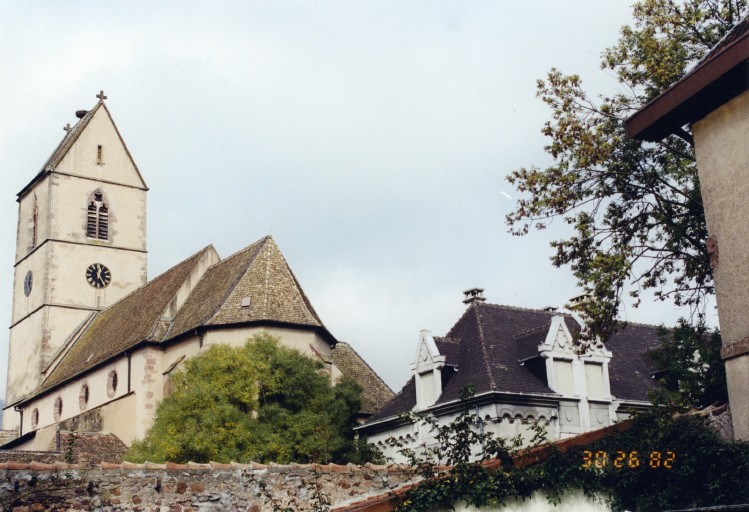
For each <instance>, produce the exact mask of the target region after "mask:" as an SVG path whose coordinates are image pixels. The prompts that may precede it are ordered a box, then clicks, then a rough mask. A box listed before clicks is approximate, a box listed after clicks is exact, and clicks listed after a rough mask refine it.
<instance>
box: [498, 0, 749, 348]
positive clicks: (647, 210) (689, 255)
mask: <svg viewBox="0 0 749 512" xmlns="http://www.w3.org/2000/svg"><path fill="white" fill-rule="evenodd" d="M747 12H748V11H747V2H746V0H684V1H676V0H641V1H639V2H637V3H636V4H635V5H634V7H633V16H634V20H635V21H634V26H633V27H629V26H627V27H624V28H622V29H621V33H620V38H619V40H618V42H617V44H616V45H615V46H613V47H611V48H609V49H607V50H606V51H604V52H603V55H602V61H601V67H602V69H604V70H606V71H608V72H611V73H613V74H614V76H616V78H617V79H618V82H619V84H620V91H619V92H617V93H615V94H612V95H610V96H603V97H598V98H596V97H592V96H591V95H590V94H588V93H587V92H586V91H585V89H584V88H583V85H582V81H581V80H580V77H578V76H577V75H566V74H563V73H562V72H561V71H559V70H556V69H552V70H551V72H550V73H549V74H548V76H547V78H546V80H539V82H538V91H537V94H538V96H539V97H540V98H541V99H542V100H543V101H544V102H545V103H546V104H547V105H548V106H549V108H550V109H551V119H550V120H549V121H547V122H546V124H545V125H544V128H543V133H544V135H545V136H546V137H548V145H547V146H546V147H545V150H546V152H547V153H548V154H549V155H551V157H552V158H553V164H552V165H550V166H549V167H547V168H545V169H540V168H537V167H522V168H520V169H517V170H515V171H513V172H512V173H511V174H510V175H509V176H508V181H509V182H510V183H512V184H514V185H515V186H516V187H517V189H518V190H519V191H520V192H522V193H524V195H523V196H522V197H521V199H519V201H518V203H517V205H516V208H515V210H514V211H513V212H512V213H510V214H509V215H508V216H507V222H508V225H509V226H510V230H511V231H512V232H513V233H514V234H517V235H524V234H526V233H528V231H529V229H530V228H531V227H532V226H533V227H535V228H536V229H543V228H544V227H546V226H547V224H548V222H550V221H551V220H552V219H555V218H561V219H562V220H563V221H564V222H565V223H567V224H569V225H570V226H571V227H572V228H573V234H572V235H571V236H570V237H569V238H566V239H561V240H556V241H554V242H552V247H553V249H554V251H555V252H554V254H553V256H552V258H551V259H552V262H553V264H554V265H556V266H562V265H569V266H570V268H571V270H572V272H573V274H574V275H575V276H576V277H577V279H578V281H579V284H580V285H581V286H582V287H583V289H584V290H585V292H586V293H587V294H588V295H589V296H590V297H591V298H592V300H591V301H589V302H586V303H585V304H584V305H583V306H582V308H583V309H582V311H581V313H582V314H583V316H584V317H586V320H588V322H589V326H590V328H591V329H590V332H591V333H592V334H594V335H596V334H597V335H604V336H605V335H606V334H607V333H608V332H610V331H611V330H612V329H613V328H614V327H615V325H616V323H615V321H614V319H615V317H616V314H617V311H618V309H619V306H620V303H621V300H622V294H623V289H624V287H625V285H627V284H630V285H631V286H632V291H631V292H630V294H631V295H632V297H633V300H634V305H635V306H636V305H638V304H639V297H640V294H641V292H642V291H643V290H648V289H649V290H652V291H653V292H654V294H655V296H656V297H657V298H658V299H661V300H672V301H673V302H674V303H675V304H677V305H689V306H691V307H692V308H693V311H696V312H698V313H700V312H701V311H703V310H702V309H701V307H702V306H704V298H705V296H707V295H710V294H712V293H714V290H713V276H712V269H711V267H710V263H709V255H708V251H707V248H706V238H707V229H706V227H705V215H704V211H703V205H702V200H701V196H700V184H699V180H698V178H697V171H696V166H695V159H694V152H693V147H692V146H693V145H692V137H691V134H690V133H689V132H688V131H686V130H685V129H682V130H681V131H680V132H679V133H677V134H674V135H671V136H669V137H668V138H666V139H665V140H663V141H662V142H659V143H643V142H640V141H633V140H629V139H628V138H627V136H626V131H625V126H624V120H625V119H626V118H627V117H629V116H630V115H632V114H633V113H634V112H635V111H637V110H638V109H639V108H640V107H642V106H643V105H644V104H645V103H647V102H648V101H649V100H651V99H652V98H653V97H655V96H656V95H657V94H659V93H660V92H662V91H663V90H665V89H666V88H667V87H668V86H669V85H671V84H673V83H674V82H675V81H676V80H678V79H679V78H680V77H682V76H683V75H684V74H685V72H686V71H687V70H688V69H689V67H690V66H691V65H692V64H694V63H695V62H696V61H698V60H699V59H700V58H701V57H702V56H704V55H705V54H706V52H707V51H708V50H709V49H710V48H711V47H712V46H713V45H714V44H715V43H717V42H718V41H719V40H720V38H721V37H722V36H723V35H724V34H725V33H726V32H728V31H729V30H730V29H731V28H732V27H733V26H734V25H735V24H736V23H737V22H738V21H740V20H741V19H742V18H744V17H745V16H746V15H747Z"/></svg>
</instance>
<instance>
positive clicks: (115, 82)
mask: <svg viewBox="0 0 749 512" xmlns="http://www.w3.org/2000/svg"><path fill="white" fill-rule="evenodd" d="M629 4H630V2H629V1H621V0H616V1H615V0H607V1H606V2H601V1H600V0H586V1H584V0H566V1H564V2H560V1H558V0H548V1H540V0H536V1H528V2H509V1H491V2H490V1H484V2H480V1H466V0H460V1H457V0H456V1H452V2H447V1H432V2H426V1H403V0H397V1H385V0H375V1H361V2H353V1H340V2H335V1H319V2H315V1H309V2H287V1H277V0H274V1H265V2H249V1H242V2H240V1H233V2H221V1H211V2H193V1H184V0H181V1H179V2H177V1H173V2H152V1H128V2H106V3H103V2H93V1H75V2H73V1H51V0H50V1H46V2H45V1H35V2H25V1H14V0H3V1H2V2H0V90H2V95H0V115H1V116H2V120H1V121H0V172H2V178H3V179H2V188H1V189H0V190H2V195H0V218H1V219H2V222H0V249H1V250H0V323H2V324H3V325H5V326H8V325H10V313H11V312H10V308H11V294H12V280H13V260H14V253H15V237H16V222H17V219H16V217H17V203H16V202H15V197H16V194H17V192H18V191H20V190H21V188H23V187H24V186H25V185H26V184H27V183H28V182H29V181H30V180H31V178H32V177H33V176H34V175H35V174H36V172H38V171H39V169H40V167H41V166H42V164H43V163H44V161H45V160H46V159H47V157H48V156H49V154H50V153H51V152H52V150H53V149H54V148H55V147H56V145H57V144H58V143H59V141H60V140H61V138H62V137H63V135H64V132H63V130H62V127H63V126H64V125H65V124H66V123H71V124H73V123H74V122H75V121H76V118H75V116H74V112H75V111H76V110H78V109H90V108H91V107H92V106H93V105H94V104H95V103H96V101H97V100H96V98H95V95H96V93H98V91H99V90H100V89H103V90H104V91H105V93H106V94H107V96H108V97H109V99H108V100H107V106H108V107H109V109H110V111H111V112H112V115H113V117H114V120H115V122H116V123H117V125H118V127H119V129H120V132H121V134H122V136H123V138H124V140H125V142H126V143H127V145H128V147H129V149H130V152H131V154H132V155H133V157H134V159H135V161H136V162H137V164H138V166H139V168H140V171H141V173H142V175H143V177H144V179H145V181H146V183H147V185H148V186H149V188H150V192H149V194H148V252H149V255H148V276H149V279H151V278H153V277H155V276H157V275H158V274H160V273H161V272H163V271H165V270H166V269H168V268H169V267H171V266H172V265H174V264H176V263H178V262H180V261H182V260H183V259H185V258H187V257H188V256H190V255H191V254H193V253H194V252H196V251H197V250H199V249H200V248H202V247H204V246H206V245H207V244H209V243H212V244H214V246H215V247H216V248H217V250H218V251H219V254H220V255H221V256H222V257H225V256H228V255H230V254H232V253H234V252H235V251H237V250H239V249H241V248H243V247H245V246H247V245H249V244H250V243H252V242H254V241H256V240H257V239H259V238H261V237H263V236H264V235H266V234H271V235H273V237H274V239H275V240H276V242H277V243H278V245H279V247H280V248H281V251H282V252H283V253H284V255H285V256H286V259H287V261H288V262H289V265H290V266H291V268H292V269H293V270H294V272H295V274H296V276H297V278H298V279H299V281H300V282H301V284H302V287H303V288H304V290H305V292H306V293H307V295H308V296H309V298H310V300H311V301H312V304H313V305H314V307H315V308H316V310H317V312H318V313H319V315H320V316H321V318H322V319H323V321H324V322H325V324H326V325H327V327H328V329H329V330H330V331H331V332H332V333H333V335H334V336H336V337H337V338H338V339H339V340H343V341H348V342H350V343H351V344H352V345H353V346H354V348H355V349H356V350H357V351H358V352H359V353H360V354H361V355H362V356H363V357H364V358H365V359H366V360H367V361H368V362H369V363H370V365H371V366H372V367H373V368H374V369H375V370H376V371H377V372H379V373H380V375H381V376H382V377H383V378H384V379H385V381H386V382H387V383H388V384H389V385H390V386H391V387H392V388H393V389H394V390H395V391H397V390H398V389H400V387H401V386H402V385H403V383H404V382H405V381H406V379H407V378H408V372H409V370H408V365H409V363H410V362H411V360H412V359H413V356H414V351H415V347H416V341H417V338H418V333H419V330H420V329H424V328H426V329H431V330H432V332H433V333H434V334H435V335H438V334H440V335H441V334H445V333H446V332H447V330H448V329H449V328H450V327H451V326H452V324H453V323H455V321H456V320H457V319H458V318H459V316H460V315H461V314H462V312H463V310H464V306H463V304H462V302H461V301H462V298H463V295H462V291H463V290H465V289H467V288H471V287H476V286H478V287H483V288H485V289H486V292H485V294H486V297H487V299H488V301H489V302H492V303H496V304H506V305H513V306H521V307H529V308H540V307H544V306H547V305H555V306H561V305H562V304H564V303H565V302H566V301H567V299H569V298H571V297H573V296H575V295H577V294H579V290H578V289H577V288H576V286H575V280H574V279H573V278H572V277H571V276H570V272H569V269H567V268H563V269H555V268H553V267H552V266H551V264H550V262H549V256H550V254H551V250H550V249H549V241H550V240H552V239H554V238H555V237H559V236H562V235H563V234H564V230H563V227H562V226H561V225H560V223H556V224H555V225H554V226H552V229H549V230H547V231H544V232H539V233H534V234H532V235H530V236H528V237H526V238H517V237H513V236H511V235H509V234H508V233H507V227H506V226H505V224H504V216H505V215H506V214H507V213H508V212H509V211H510V210H511V209H512V207H513V204H514V200H515V199H516V198H517V193H516V191H515V190H514V189H513V188H512V187H511V186H510V185H509V184H507V183H506V182H505V179H504V178H505V176H506V175H507V174H508V173H509V172H510V171H511V170H513V169H515V168H517V167H519V166H522V165H531V164H535V165H539V166H543V165H545V164H548V163H549V159H548V157H547V156H546V154H545V153H544V151H543V146H544V143H545V141H544V138H543V136H542V135H541V134H540V129H541V127H542V125H543V122H544V121H545V119H546V118H547V117H548V111H547V109H546V108H545V106H544V105H543V104H542V103H541V101H540V100H538V99H537V98H536V97H535V82H536V79H538V78H542V77H544V76H545V74H546V73H547V72H548V70H549V69H550V68H551V67H552V66H555V67H558V68H560V69H561V70H562V71H565V72H568V73H573V72H574V73H578V74H580V75H581V76H582V78H583V83H584V85H586V86H587V87H588V88H589V89H592V90H594V91H598V92H607V91H608V92H610V91H612V90H614V88H615V87H616V82H615V80H614V79H613V77H612V76H611V75H610V74H608V73H606V72H603V71H601V70H600V69H599V57H600V54H601V52H602V51H603V50H604V49H605V48H606V47H608V46H611V45H613V44H614V43H615V41H616V39H617V34H618V30H619V28H620V27H621V26H622V25H624V24H627V23H629V22H630V6H629ZM623 314H624V317H625V318H627V319H628V320H630V321H638V322H646V323H662V322H666V323H672V322H673V321H674V320H675V319H676V318H677V317H678V316H680V313H679V312H677V311H674V310H673V308H672V307H670V306H668V305H662V304H661V305H651V304H645V305H643V306H641V307H640V308H639V309H632V308H627V309H626V310H625V311H624V312H623ZM682 314H683V313H682ZM7 332H8V331H7V330H6V331H5V333H4V334H3V336H2V338H0V342H1V343H0V372H2V374H0V386H2V387H1V388H0V391H1V392H2V394H3V395H4V386H5V370H6V364H7V363H6V361H7V355H6V353H7V343H8V341H7V338H8V336H7Z"/></svg>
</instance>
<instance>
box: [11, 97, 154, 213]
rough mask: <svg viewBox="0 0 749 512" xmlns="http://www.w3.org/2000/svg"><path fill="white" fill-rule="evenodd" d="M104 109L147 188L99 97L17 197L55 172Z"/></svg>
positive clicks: (144, 183) (143, 183)
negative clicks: (95, 117)
mask: <svg viewBox="0 0 749 512" xmlns="http://www.w3.org/2000/svg"><path fill="white" fill-rule="evenodd" d="M102 108H103V109H104V112H105V113H106V114H107V117H109V120H110V122H111V123H112V126H113V127H114V130H115V132H116V133H117V137H118V138H119V139H120V142H121V143H122V147H123V148H124V149H125V152H126V153H127V156H128V158H129V159H130V162H131V163H132V164H133V167H134V168H135V172H136V173H137V174H138V178H139V179H140V182H141V184H142V185H143V188H145V189H147V188H148V187H147V186H146V182H145V181H144V180H143V176H142V175H141V173H140V170H139V169H138V165H137V164H136V163H135V160H133V157H132V155H131V154H130V150H129V149H128V148H127V144H125V141H124V140H123V138H122V135H121V134H120V130H119V129H118V128H117V125H116V124H115V122H114V119H112V114H111V113H110V112H109V109H108V108H107V106H106V104H105V103H104V100H103V99H101V98H100V99H99V101H98V102H97V103H96V105H94V108H92V109H91V110H89V111H88V112H86V114H85V115H84V116H83V117H81V118H80V119H79V120H78V122H77V123H75V125H73V126H72V127H71V128H70V129H69V130H67V133H66V134H65V136H64V137H63V138H62V140H61V141H60V143H59V144H58V145H57V147H56V148H55V150H54V151H52V154H51V155H50V156H49V158H47V160H46V161H45V162H44V165H42V168H41V169H40V170H39V172H38V173H37V174H36V176H34V178H33V179H32V180H31V181H30V182H29V184H28V185H26V186H25V187H24V188H23V189H21V191H20V192H19V193H18V194H17V198H18V199H20V198H21V197H23V196H24V195H25V194H26V192H28V191H29V190H30V189H31V188H32V187H33V186H34V185H35V184H36V183H37V182H39V181H40V180H41V179H42V178H43V177H44V176H46V175H47V174H49V173H51V172H54V171H55V169H56V168H57V166H58V165H59V164H60V162H62V160H63V158H65V156H66V155H67V154H68V152H69V151H70V149H71V148H72V147H73V145H74V144H75V143H76V141H77V140H78V138H79V137H80V136H81V134H82V133H83V131H84V130H85V129H86V127H87V126H88V125H89V124H90V123H91V120H92V119H93V118H94V116H95V115H96V113H97V112H98V111H99V109H102Z"/></svg>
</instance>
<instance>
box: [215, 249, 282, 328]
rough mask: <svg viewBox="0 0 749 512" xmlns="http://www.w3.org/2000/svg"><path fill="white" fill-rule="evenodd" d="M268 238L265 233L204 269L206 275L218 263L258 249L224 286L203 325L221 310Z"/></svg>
mask: <svg viewBox="0 0 749 512" xmlns="http://www.w3.org/2000/svg"><path fill="white" fill-rule="evenodd" d="M269 239H270V240H272V238H271V237H270V235H266V236H264V237H263V238H261V239H260V240H258V241H256V242H254V243H251V244H250V245H248V246H247V247H245V248H244V249H240V250H239V251H237V252H235V253H234V254H232V255H231V256H229V257H227V258H226V259H224V260H221V261H219V262H217V263H216V264H215V265H213V266H211V268H209V269H208V270H206V273H205V274H204V276H205V275H207V274H208V273H209V272H211V271H212V270H214V269H216V268H218V266H219V265H223V264H224V263H229V262H230V261H231V260H233V259H234V258H238V257H239V256H240V255H242V254H244V253H246V252H248V251H250V250H251V249H255V248H257V249H258V251H257V253H256V254H255V255H254V256H253V257H252V258H250V260H249V261H248V262H247V265H245V266H244V269H243V270H242V272H238V273H237V278H236V279H235V280H234V282H233V283H232V284H231V285H229V286H227V287H226V293H225V294H224V296H223V298H222V299H221V301H219V302H218V305H217V306H216V308H215V309H214V310H213V312H212V313H211V314H210V315H208V316H207V317H206V319H205V321H203V324H204V325H207V324H208V323H209V322H210V321H211V320H213V318H214V317H215V316H216V315H217V314H218V312H219V311H221V309H222V308H223V307H224V304H226V300H227V299H228V298H229V296H231V294H232V292H234V290H235V288H236V287H237V284H238V283H239V281H241V280H242V277H243V276H244V275H245V274H246V273H247V270H249V268H250V266H251V265H252V264H253V263H254V262H255V260H256V259H257V257H258V255H259V254H260V251H261V250H262V245H263V244H264V243H266V242H267V241H268V240H269Z"/></svg>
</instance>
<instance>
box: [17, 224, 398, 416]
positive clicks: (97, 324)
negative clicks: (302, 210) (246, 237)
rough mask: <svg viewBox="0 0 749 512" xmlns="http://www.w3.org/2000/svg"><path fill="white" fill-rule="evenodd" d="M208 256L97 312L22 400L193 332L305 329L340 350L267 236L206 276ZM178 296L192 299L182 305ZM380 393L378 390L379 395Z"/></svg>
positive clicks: (192, 260)
mask: <svg viewBox="0 0 749 512" xmlns="http://www.w3.org/2000/svg"><path fill="white" fill-rule="evenodd" d="M211 257H213V258H214V260H213V261H215V260H216V259H218V256H217V255H216V254H215V249H214V248H213V247H212V246H210V245H209V246H207V247H206V248H204V249H203V250H201V251H199V252H198V253H196V254H195V255H193V256H191V257H190V258H188V259H187V260H185V261H183V262H182V263H179V264H178V265H176V266H175V267H172V268H171V269H169V270H167V271H166V272H164V273H163V274H161V275H160V276H158V277H157V278H155V279H153V280H152V281H150V282H149V283H147V284H145V285H144V286H142V287H140V288H139V289H137V290H136V291H134V292H133V293H131V294H130V295H128V296H127V297H125V298H123V299H122V300H120V301H119V302H117V303H115V304H113V305H112V306H110V307H109V308H107V309H105V310H103V311H100V312H99V313H97V314H96V315H95V316H94V317H93V319H92V320H91V322H90V323H89V324H88V325H87V326H85V327H84V328H83V329H82V332H81V334H80V335H79V336H78V337H77V338H76V339H75V340H74V341H73V342H72V344H71V345H70V348H69V349H68V350H67V352H66V353H65V354H64V355H62V357H61V359H60V362H59V363H58V364H57V366H55V367H54V368H53V369H52V371H51V372H50V374H49V375H48V376H47V378H46V379H45V380H44V382H43V383H42V386H41V387H40V388H39V389H38V390H37V391H35V392H34V393H33V394H32V395H30V396H28V397H26V398H25V399H24V401H25V400H28V399H30V398H32V397H33V396H36V395H38V394H40V393H44V392H47V391H49V390H50V389H52V388H54V387H56V386H58V385H60V384H63V383H65V382H67V381H69V380H71V379H73V378H74V377H76V376H78V375H81V374H83V373H85V372H87V371H89V370H91V369H93V368H95V367H97V366H98V365H101V364H103V363H106V362H107V361H109V360H111V359H112V358H114V357H118V356H120V355H121V354H122V353H123V352H125V351H128V350H131V349H133V348H134V347H135V346H137V345H139V344H141V343H143V342H150V343H168V342H172V341H176V340H177V339H178V338H179V337H181V336H182V335H184V334H186V333H192V332H194V331H195V330H196V329H210V328H214V327H219V326H235V325H242V326H247V325H258V326H262V325H268V326H293V327H297V328H298V327H302V328H308V329H311V330H313V331H315V332H317V333H318V334H319V335H320V336H322V337H323V339H325V340H326V341H328V343H330V345H331V346H335V345H336V343H337V340H336V339H335V337H333V335H332V334H330V332H329V331H328V330H327V329H326V328H325V326H324V325H323V323H322V321H321V320H320V317H319V316H318V315H317V313H316V312H315V310H314V308H313V307H312V305H311V304H310V302H309V299H308V298H307V296H306V295H305V293H304V291H303V290H302V288H301V286H300V285H299V282H298V281H297V279H296V277H295V276H294V274H293V272H292V271H291V269H290V268H289V266H288V264H287V263H286V260H285V259H284V257H283V255H282V254H281V251H280V250H279V249H278V246H277V245H276V243H275V242H274V241H273V239H272V238H271V237H270V236H266V237H265V238H262V239H261V240H258V241H257V242H255V243H254V244H252V245H250V246H249V247H247V248H245V249H242V250H241V251H239V252H237V253H235V254H233V255H232V256H230V257H229V258H227V259H225V260H223V261H219V262H218V263H215V264H213V265H212V266H210V267H209V268H207V269H205V266H207V265H206V261H210V259H211ZM201 265H203V267H201ZM201 268H203V269H205V270H200V269H201ZM180 290H183V291H185V290H186V291H187V293H188V294H189V295H187V298H186V299H184V301H183V302H181V303H178V302H177V297H178V296H179V295H180V294H181V293H179V292H180ZM344 350H345V349H344ZM357 357H358V355H357ZM362 363H363V361H362ZM364 365H366V363H364ZM370 370H371V369H370ZM375 376H376V375H375ZM377 379H379V377H377ZM382 385H384V383H382ZM385 387H386V388H387V386H385ZM381 391H382V390H381V389H378V390H377V393H376V394H382V393H380V392H381ZM388 391H389V389H388ZM387 398H389V397H387ZM375 402H376V400H374V401H373V403H375Z"/></svg>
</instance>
